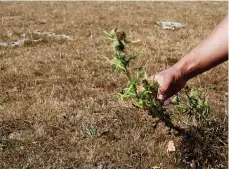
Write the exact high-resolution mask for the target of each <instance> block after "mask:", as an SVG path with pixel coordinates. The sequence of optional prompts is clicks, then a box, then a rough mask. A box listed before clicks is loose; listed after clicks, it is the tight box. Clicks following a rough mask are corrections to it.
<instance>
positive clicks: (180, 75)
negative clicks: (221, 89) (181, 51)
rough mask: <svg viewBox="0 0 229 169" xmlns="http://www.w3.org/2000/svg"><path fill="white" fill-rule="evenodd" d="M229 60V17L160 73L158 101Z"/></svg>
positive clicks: (158, 78) (158, 76) (157, 78)
mask: <svg viewBox="0 0 229 169" xmlns="http://www.w3.org/2000/svg"><path fill="white" fill-rule="evenodd" d="M227 59H228V16H226V17H225V18H224V19H223V20H222V21H221V23H220V24H219V25H218V26H217V27H216V28H215V29H214V30H213V31H212V32H211V33H210V35H209V36H208V37H207V38H206V39H205V40H204V41H202V42H201V43H200V44H199V45H197V46H196V47H195V48H193V49H192V50H191V51H190V52H189V53H188V54H187V55H186V56H184V57H183V58H182V59H181V60H180V61H179V62H177V63H176V64H175V65H174V66H172V67H170V68H168V69H166V70H164V71H162V72H160V73H159V74H157V75H156V76H155V80H157V81H158V83H159V84H160V86H161V87H160V88H159V89H158V99H160V100H164V99H167V98H169V97H171V96H172V95H174V94H176V93H177V92H179V91H180V90H181V89H182V88H183V87H184V86H185V84H186V82H187V81H188V80H189V79H191V78H193V77H194V76H196V75H198V74H201V73H203V72H204V71H206V70H209V69H211V68H213V67H215V66H216V65H218V64H220V63H222V62H224V61H226V60H227Z"/></svg>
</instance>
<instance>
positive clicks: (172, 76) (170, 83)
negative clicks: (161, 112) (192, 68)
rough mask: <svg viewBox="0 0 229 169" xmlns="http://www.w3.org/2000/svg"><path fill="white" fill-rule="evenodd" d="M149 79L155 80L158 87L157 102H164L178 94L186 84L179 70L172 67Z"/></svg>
mask: <svg viewBox="0 0 229 169" xmlns="http://www.w3.org/2000/svg"><path fill="white" fill-rule="evenodd" d="M150 79H154V80H156V81H157V82H158V83H159V85H160V87H159V89H158V93H157V98H158V99H159V100H166V99H168V98H169V97H171V96H173V95H174V94H176V93H177V92H179V91H180V90H181V89H182V88H183V87H184V86H185V84H186V82H187V80H186V79H185V77H184V75H183V74H182V72H181V70H179V69H178V68H176V67H175V66H172V67H170V68H168V69H166V70H164V71H162V72H160V73H158V74H157V75H156V76H154V77H150Z"/></svg>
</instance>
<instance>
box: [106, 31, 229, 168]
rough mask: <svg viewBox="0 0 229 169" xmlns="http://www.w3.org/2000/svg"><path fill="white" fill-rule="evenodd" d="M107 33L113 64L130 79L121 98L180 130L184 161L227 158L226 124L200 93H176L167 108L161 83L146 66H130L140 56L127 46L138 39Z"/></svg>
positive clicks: (186, 162) (116, 32)
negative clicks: (134, 68) (160, 95)
mask: <svg viewBox="0 0 229 169" xmlns="http://www.w3.org/2000/svg"><path fill="white" fill-rule="evenodd" d="M105 34H106V39H108V40H110V41H112V43H113V47H114V57H113V59H112V60H111V61H110V62H111V64H112V66H113V68H115V69H116V70H118V71H120V72H122V73H123V74H125V75H126V77H127V79H128V84H127V87H126V88H124V89H123V91H122V93H120V97H121V99H130V100H131V101H132V103H133V105H134V106H135V107H137V108H140V109H143V110H146V111H147V112H148V113H149V114H150V115H152V116H153V117H157V118H158V121H157V122H156V125H157V124H158V123H159V122H164V124H165V125H166V126H167V127H169V128H170V129H174V130H175V131H177V132H178V134H179V135H180V136H181V138H182V141H181V145H180V157H181V163H185V164H189V163H190V161H192V160H194V161H195V159H197V160H196V162H198V165H196V166H203V165H204V164H210V165H212V162H211V161H212V160H213V159H214V160H216V161H218V162H219V163H221V162H225V159H226V158H225V157H224V155H223V153H222V152H223V149H224V148H225V145H224V144H222V142H223V143H224V142H226V140H227V137H226V136H227V131H226V129H225V127H224V125H225V124H224V123H221V122H219V121H218V120H217V119H216V118H215V117H214V114H212V113H211V112H210V108H209V105H208V103H207V101H206V100H205V99H203V98H202V97H201V95H200V93H199V92H197V91H194V90H190V91H186V92H185V93H183V94H180V96H181V97H179V98H178V96H175V97H173V99H171V100H169V103H172V105H173V106H172V107H170V108H172V109H167V107H166V106H167V105H165V104H164V102H162V101H159V100H157V91H158V88H159V84H158V83H157V82H156V81H154V80H148V78H147V74H146V72H145V71H144V69H143V68H140V69H138V70H137V71H136V72H133V71H132V69H130V62H131V61H133V60H134V59H135V58H136V56H135V55H133V54H130V53H129V50H127V49H128V45H129V44H132V43H136V42H137V41H129V40H127V38H126V34H125V32H119V31H117V29H114V30H111V31H110V32H109V33H107V32H105ZM130 70H131V71H130ZM167 104H168V103H167ZM166 109H167V110H166ZM168 111H170V112H171V111H172V112H171V114H168ZM156 125H155V126H156ZM181 126H182V127H181ZM225 126H226V125H225ZM216 135H217V136H216ZM196 164H197V163H196Z"/></svg>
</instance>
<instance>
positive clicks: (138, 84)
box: [105, 29, 183, 132]
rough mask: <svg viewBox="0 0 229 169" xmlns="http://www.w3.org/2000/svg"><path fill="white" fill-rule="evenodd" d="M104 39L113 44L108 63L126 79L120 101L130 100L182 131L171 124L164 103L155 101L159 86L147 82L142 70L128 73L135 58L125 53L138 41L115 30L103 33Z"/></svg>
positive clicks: (152, 82) (145, 74)
mask: <svg viewBox="0 0 229 169" xmlns="http://www.w3.org/2000/svg"><path fill="white" fill-rule="evenodd" d="M105 34H106V39H107V40H110V41H111V42H112V43H113V48H114V57H113V59H112V60H111V61H110V62H111V64H112V67H113V68H114V69H116V70H118V71H120V72H122V73H123V74H125V75H126V77H127V79H128V84H127V87H126V88H124V89H123V91H122V93H120V94H119V95H120V97H121V99H132V100H133V105H134V106H135V107H137V108H140V109H143V110H146V111H148V113H149V114H150V115H152V116H153V117H157V118H158V119H159V120H158V121H157V123H156V124H158V123H159V122H164V123H165V125H166V126H167V127H169V128H171V129H175V130H176V131H178V132H182V131H183V129H181V128H180V127H178V126H176V125H174V124H173V123H172V122H171V119H170V116H169V115H168V113H167V112H166V109H165V105H164V102H162V101H159V100H158V99H157V91H158V88H159V84H158V83H157V81H155V80H148V76H147V73H146V71H145V70H144V68H142V67H141V68H139V69H138V70H137V71H135V72H131V71H130V68H129V66H130V62H131V61H133V60H134V59H135V58H136V55H134V54H130V53H129V52H127V48H128V46H129V45H130V44H133V43H137V42H139V41H130V40H127V37H126V34H125V32H120V31H118V30H117V29H113V30H111V31H110V32H109V33H108V32H105Z"/></svg>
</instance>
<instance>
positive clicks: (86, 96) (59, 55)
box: [0, 2, 228, 169]
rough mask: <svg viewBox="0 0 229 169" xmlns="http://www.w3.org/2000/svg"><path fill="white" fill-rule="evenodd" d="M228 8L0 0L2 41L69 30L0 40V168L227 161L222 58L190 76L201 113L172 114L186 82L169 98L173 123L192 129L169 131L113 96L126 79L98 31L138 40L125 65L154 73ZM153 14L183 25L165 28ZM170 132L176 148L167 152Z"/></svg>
mask: <svg viewBox="0 0 229 169" xmlns="http://www.w3.org/2000/svg"><path fill="white" fill-rule="evenodd" d="M227 13H228V9H227V2H42V3H41V2H28V3H24V2H0V16H1V22H0V26H1V30H0V42H7V43H10V42H14V41H17V40H18V39H21V36H22V35H23V34H26V35H30V34H31V33H33V32H35V31H36V30H37V31H41V32H54V33H55V34H56V35H62V34H65V35H69V36H73V37H74V39H73V40H71V41H68V40H67V41H66V40H56V39H54V38H47V39H46V40H45V41H42V42H39V43H31V44H29V45H21V46H18V47H14V48H11V47H7V48H6V47H0V168H7V169H8V168H73V169H76V168H80V169H81V168H82V169H89V168H90V169H91V168H123V169H127V168H139V169H143V168H153V167H155V166H158V167H160V168H163V169H173V168H188V167H189V165H190V164H187V162H190V161H191V160H192V159H194V162H195V163H198V162H199V163H200V162H201V163H202V164H200V165H203V166H204V168H210V165H212V166H215V167H216V168H217V167H218V168H220V167H221V168H227V164H226V163H227V159H226V158H227V148H226V147H227V142H225V141H224V140H225V138H227V134H226V133H227V128H226V126H227V118H225V113H226V114H227V110H225V107H227V97H225V95H224V93H226V92H227V85H228V84H227V79H228V78H227V70H228V67H227V66H228V64H227V63H224V64H222V65H220V66H218V67H216V68H215V69H213V70H210V71H208V72H206V73H204V74H202V75H201V76H198V77H196V78H195V79H192V80H191V81H189V83H188V87H189V88H191V89H193V91H198V93H201V95H200V98H206V101H207V102H208V104H209V105H210V111H209V112H208V111H206V115H207V117H206V118H207V122H203V123H202V122H201V123H200V121H198V116H197V117H194V116H192V118H189V115H188V114H189V112H188V111H187V115H185V116H179V114H176V113H179V112H180V113H181V112H183V111H185V110H186V109H187V107H184V106H182V104H183V103H187V102H188V99H189V98H188V97H187V96H186V93H187V94H188V93H189V94H190V92H191V91H189V89H185V90H183V91H181V93H180V94H179V95H178V98H179V99H180V104H179V105H180V106H179V105H176V106H174V105H171V104H170V105H166V109H167V110H166V113H168V115H169V116H170V117H171V121H172V123H173V124H176V125H177V126H180V127H182V128H185V129H186V130H187V131H189V134H188V135H184V136H186V137H184V136H176V132H174V130H171V131H168V128H167V127H166V126H165V125H164V124H163V123H158V125H157V126H156V127H155V128H154V124H155V121H156V120H157V119H156V118H153V117H152V116H149V115H148V114H147V113H145V111H142V109H141V108H136V107H134V106H132V104H131V102H132V101H133V100H131V101H128V99H125V101H124V102H122V101H119V100H118V99H117V97H116V94H117V93H118V92H119V93H121V92H122V90H123V87H124V86H125V87H127V88H128V87H129V86H126V84H127V82H128V79H127V78H126V76H125V74H123V73H117V71H114V69H112V68H111V66H110V65H109V64H108V63H107V60H105V59H104V57H109V59H112V58H111V55H112V53H113V51H111V47H110V42H107V41H105V40H104V33H103V30H109V29H110V28H113V27H115V26H117V27H119V28H120V29H121V30H125V32H126V33H127V34H128V39H139V40H141V42H140V43H136V44H134V45H133V47H131V48H130V49H131V52H133V54H135V55H137V56H138V57H136V58H135V60H134V62H133V60H132V62H131V63H130V67H131V70H130V71H131V72H135V71H137V70H138V71H139V72H141V70H139V69H138V68H140V67H144V68H145V72H147V73H148V75H154V74H156V73H157V72H159V71H161V70H163V69H165V68H166V67H168V66H171V65H172V64H174V63H175V62H176V61H178V60H179V59H180V58H181V57H182V56H183V55H184V54H185V53H186V52H187V51H189V50H190V49H191V48H192V47H194V46H195V45H196V44H197V43H199V42H200V41H201V40H202V39H204V37H206V35H207V34H208V33H209V32H210V31H211V30H212V29H213V28H214V27H215V25H216V24H217V23H219V22H220V20H221V19H222V18H224V16H225V15H227ZM157 21H176V22H181V23H185V24H186V27H184V28H181V29H179V30H163V29H162V28H161V26H159V25H157V24H155V23H156V22H157ZM112 57H113V56H112ZM133 75H134V77H136V74H133ZM117 91H118V92H117ZM123 94H124V93H122V95H123ZM194 95H195V96H196V94H195V93H193V96H194ZM194 100H195V99H194ZM194 100H193V101H194ZM183 101H184V102H183ZM203 101H205V100H203ZM186 105H187V104H186ZM190 106H191V107H193V106H192V103H191V102H190ZM201 109H202V108H201ZM193 110H195V111H200V110H199V108H198V107H193ZM206 110H208V108H207V109H206ZM201 111H202V110H201ZM225 111H226V112H225ZM192 112H193V111H192ZM192 112H191V113H192ZM195 119H197V120H195ZM225 119H226V120H225ZM189 124H192V125H189ZM212 126H214V128H213V127H212ZM203 129H204V130H203ZM203 131H204V132H203ZM193 133H194V134H195V137H192V136H193ZM196 138H198V139H196ZM199 138H206V139H204V140H201V142H197V141H198V140H199ZM170 140H171V141H173V142H174V146H175V148H176V151H175V152H170V153H167V151H166V146H167V143H168V142H169V141H170ZM195 142H196V143H195ZM193 143H195V144H193ZM180 145H182V146H180ZM194 145H195V146H194ZM203 154H204V155H203ZM196 157H198V158H199V159H198V158H196ZM200 157H201V158H200ZM183 159H185V160H183ZM216 160H217V161H216ZM220 165H221V166H220ZM222 165H224V166H222Z"/></svg>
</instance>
